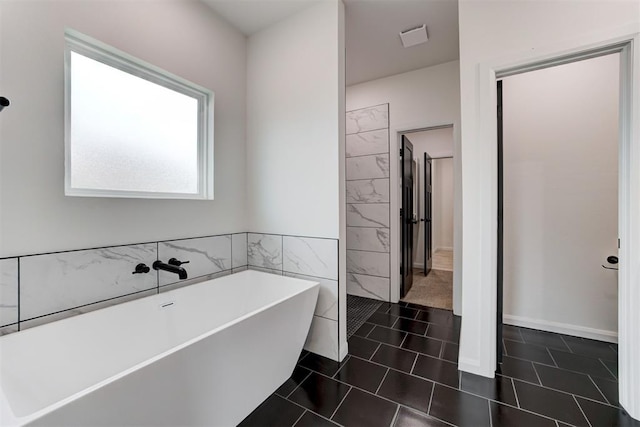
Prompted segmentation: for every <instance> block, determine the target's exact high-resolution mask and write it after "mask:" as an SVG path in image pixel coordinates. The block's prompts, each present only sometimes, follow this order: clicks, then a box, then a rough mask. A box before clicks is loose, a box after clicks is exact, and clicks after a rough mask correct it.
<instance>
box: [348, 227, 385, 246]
mask: <svg viewBox="0 0 640 427" xmlns="http://www.w3.org/2000/svg"><path fill="white" fill-rule="evenodd" d="M347 249H356V250H361V251H372V252H389V229H388V228H366V227H347Z"/></svg>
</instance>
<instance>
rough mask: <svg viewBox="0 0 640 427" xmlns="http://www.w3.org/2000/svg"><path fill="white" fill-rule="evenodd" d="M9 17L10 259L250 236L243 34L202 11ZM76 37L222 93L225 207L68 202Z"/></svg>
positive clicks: (75, 8) (0, 200) (133, 7)
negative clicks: (68, 96) (71, 46)
mask: <svg viewBox="0 0 640 427" xmlns="http://www.w3.org/2000/svg"><path fill="white" fill-rule="evenodd" d="M0 19H1V21H0V64H1V68H0V76H1V78H2V81H1V82H2V95H3V96H6V97H7V98H9V99H10V100H11V106H10V107H9V108H7V109H5V110H4V111H3V112H2V121H1V122H0V125H1V128H0V206H1V209H0V257H2V256H14V255H22V254H32V253H42V252H49V251H57V250H68V249H81V248H90V247H97V246H107V245H120V244H127V243H137V242H146V241H155V240H163V239H172V238H183V237H189V236H193V237H196V236H205V235H212V234H220V233H229V232H234V231H246V229H247V221H246V218H245V212H246V194H245V188H246V185H245V169H246V168H245V144H244V139H245V93H246V92H245V70H246V40H245V37H244V36H243V35H242V34H241V33H240V32H238V31H237V30H235V29H234V28H232V27H230V26H229V25H228V24H227V23H225V22H224V21H222V20H221V19H219V18H218V17H216V15H215V14H214V13H213V12H212V11H211V10H210V9H209V8H208V7H207V6H205V5H203V4H201V3H200V2H192V1H164V0H159V1H153V2H147V1H133V0H131V1H129V0H122V1H118V2H113V1H90V2H89V1H66V0H59V1H55V2H50V1H28V2H25V1H3V2H0ZM142 24H144V25H142ZM65 27H69V28H73V29H75V30H78V31H80V32H82V33H84V34H87V35H89V36H91V37H94V38H96V39H98V40H100V41H102V42H104V43H107V44H109V45H112V46H114V47H115V48H117V49H120V50H122V51H124V52H127V53H129V54H131V55H133V56H136V57H138V58H140V59H142V60H144V61H147V62H149V63H151V64H154V65H156V66H158V67H160V68H163V69H165V70H167V71H169V72H171V73H173V74H176V75H178V76H180V77H183V78H185V79H187V80H190V81H192V82H194V83H197V84H199V85H201V86H204V87H206V88H208V89H211V90H212V91H214V92H215V200H213V201H200V200H198V201H188V200H141V199H117V198H85V197H65V196H64V181H63V179H64V123H63V117H64V115H63V107H64V99H63V86H64V85H63V82H64V78H63V65H64V29H65ZM336 199H337V195H336Z"/></svg>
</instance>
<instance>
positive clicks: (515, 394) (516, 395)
mask: <svg viewBox="0 0 640 427" xmlns="http://www.w3.org/2000/svg"><path fill="white" fill-rule="evenodd" d="M509 381H511V387H513V395H514V396H515V398H516V405H518V408H520V407H521V406H520V399H518V392H517V391H516V382H515V381H514V380H513V378H509Z"/></svg>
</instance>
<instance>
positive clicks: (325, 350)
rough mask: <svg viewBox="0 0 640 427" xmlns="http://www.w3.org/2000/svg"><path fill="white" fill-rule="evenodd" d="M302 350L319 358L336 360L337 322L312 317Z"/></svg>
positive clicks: (337, 353)
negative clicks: (317, 355)
mask: <svg viewBox="0 0 640 427" xmlns="http://www.w3.org/2000/svg"><path fill="white" fill-rule="evenodd" d="M304 349H305V350H308V351H310V352H312V353H316V354H319V355H320V356H324V357H328V358H330V359H333V360H338V357H339V352H338V322H337V321H336V320H331V319H326V318H324V317H320V316H313V320H312V321H311V327H310V328H309V334H308V335H307V341H306V342H305V343H304Z"/></svg>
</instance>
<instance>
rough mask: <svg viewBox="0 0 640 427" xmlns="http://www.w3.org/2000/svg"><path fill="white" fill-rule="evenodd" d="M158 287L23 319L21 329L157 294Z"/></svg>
mask: <svg viewBox="0 0 640 427" xmlns="http://www.w3.org/2000/svg"><path fill="white" fill-rule="evenodd" d="M157 293H158V290H157V289H155V288H154V289H149V290H147V291H142V292H138V293H135V294H128V295H125V296H122V297H118V298H113V299H110V300H106V301H100V302H97V303H94V304H89V305H83V306H82V307H76V308H72V309H71V310H65V311H60V312H58V313H54V314H49V315H47V316H42V317H37V318H35V319H31V320H23V321H22V322H20V330H21V331H24V330H25V329H29V328H34V327H36V326H40V325H44V324H46V323H51V322H57V321H58V320H62V319H66V318H69V317H73V316H77V315H79V314H84V313H90V312H92V311H96V310H101V309H103V308H107V307H111V306H114V305H118V304H123V303H125V302H129V301H133V300H136V299H140V298H146V297H148V296H152V295H156V294H157Z"/></svg>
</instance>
